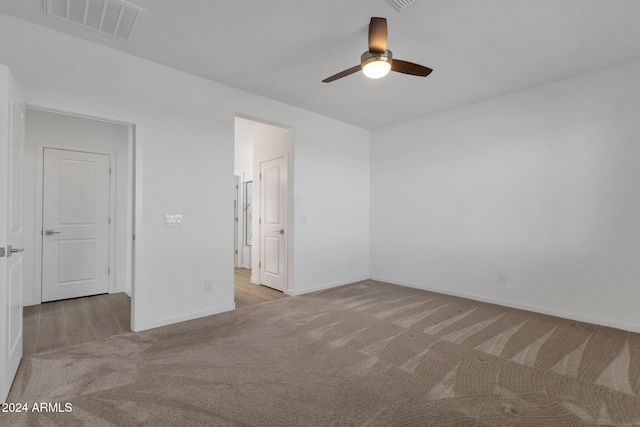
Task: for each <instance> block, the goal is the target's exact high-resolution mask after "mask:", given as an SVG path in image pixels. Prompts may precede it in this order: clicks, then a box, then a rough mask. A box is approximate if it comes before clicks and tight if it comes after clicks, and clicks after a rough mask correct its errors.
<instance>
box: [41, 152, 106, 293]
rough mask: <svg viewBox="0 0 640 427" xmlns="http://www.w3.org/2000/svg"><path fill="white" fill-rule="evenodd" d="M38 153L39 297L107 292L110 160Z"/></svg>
mask: <svg viewBox="0 0 640 427" xmlns="http://www.w3.org/2000/svg"><path fill="white" fill-rule="evenodd" d="M43 154H44V157H43V158H44V170H43V180H44V182H43V196H42V230H43V232H42V234H43V235H42V301H43V302H44V301H55V300H60V299H67V298H76V297H81V296H87V295H96V294H103V293H108V292H109V274H110V271H109V228H110V222H111V220H110V218H109V215H110V206H109V205H110V181H111V179H110V170H111V167H110V164H111V158H110V156H109V155H107V154H97V153H87V152H83V151H71V150H58V149H53V148H45V149H44V153H43Z"/></svg>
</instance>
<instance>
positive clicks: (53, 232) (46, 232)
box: [44, 230, 60, 236]
mask: <svg viewBox="0 0 640 427" xmlns="http://www.w3.org/2000/svg"><path fill="white" fill-rule="evenodd" d="M44 234H46V235H47V236H51V235H54V234H60V232H59V231H53V230H45V231H44Z"/></svg>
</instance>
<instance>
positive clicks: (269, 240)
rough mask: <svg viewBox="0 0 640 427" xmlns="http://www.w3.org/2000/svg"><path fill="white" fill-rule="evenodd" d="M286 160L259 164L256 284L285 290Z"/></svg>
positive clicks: (277, 159) (284, 158)
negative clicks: (258, 277) (258, 282)
mask: <svg viewBox="0 0 640 427" xmlns="http://www.w3.org/2000/svg"><path fill="white" fill-rule="evenodd" d="M286 224H287V158H286V157H284V156H283V157H278V158H275V159H272V160H268V161H265V162H261V163H260V243H261V245H260V263H259V266H260V284H263V285H265V286H269V287H270V288H274V289H277V290H279V291H283V292H284V291H285V290H286V288H287V240H286Z"/></svg>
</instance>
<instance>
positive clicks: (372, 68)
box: [322, 17, 433, 83]
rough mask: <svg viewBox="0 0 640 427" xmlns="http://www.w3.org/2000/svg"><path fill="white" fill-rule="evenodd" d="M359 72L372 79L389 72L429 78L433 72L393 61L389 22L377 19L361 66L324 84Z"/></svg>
mask: <svg viewBox="0 0 640 427" xmlns="http://www.w3.org/2000/svg"><path fill="white" fill-rule="evenodd" d="M359 70H362V72H363V73H364V75H365V76H367V77H369V78H372V79H379V78H380V77H384V76H386V75H387V74H388V73H389V71H396V72H398V73H403V74H410V75H412V76H420V77H427V76H428V75H429V74H430V73H431V72H432V71H433V70H432V69H431V68H428V67H425V66H424V65H419V64H414V63H413V62H407V61H402V60H400V59H393V55H392V54H391V51H390V50H387V20H386V19H385V18H375V17H374V18H371V22H370V23H369V50H368V51H366V52H365V53H363V54H362V56H361V57H360V65H356V66H355V67H351V68H349V69H348V70H344V71H341V72H339V73H338V74H334V75H333V76H331V77H327V78H326V79H324V80H323V81H322V82H323V83H330V82H332V81H334V80H338V79H341V78H343V77H346V76H348V75H350V74H353V73H355V72H356V71H359Z"/></svg>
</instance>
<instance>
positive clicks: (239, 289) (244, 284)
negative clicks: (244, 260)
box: [234, 268, 288, 308]
mask: <svg viewBox="0 0 640 427" xmlns="http://www.w3.org/2000/svg"><path fill="white" fill-rule="evenodd" d="M234 275H235V301H236V308H240V307H244V306H247V305H253V304H259V303H261V302H266V301H271V300H274V299H280V298H286V297H287V296H288V295H286V294H284V293H282V292H280V291H276V290H275V289H271V288H268V287H266V286H262V285H254V284H253V283H251V270H247V269H246V268H236V269H235V271H234Z"/></svg>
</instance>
